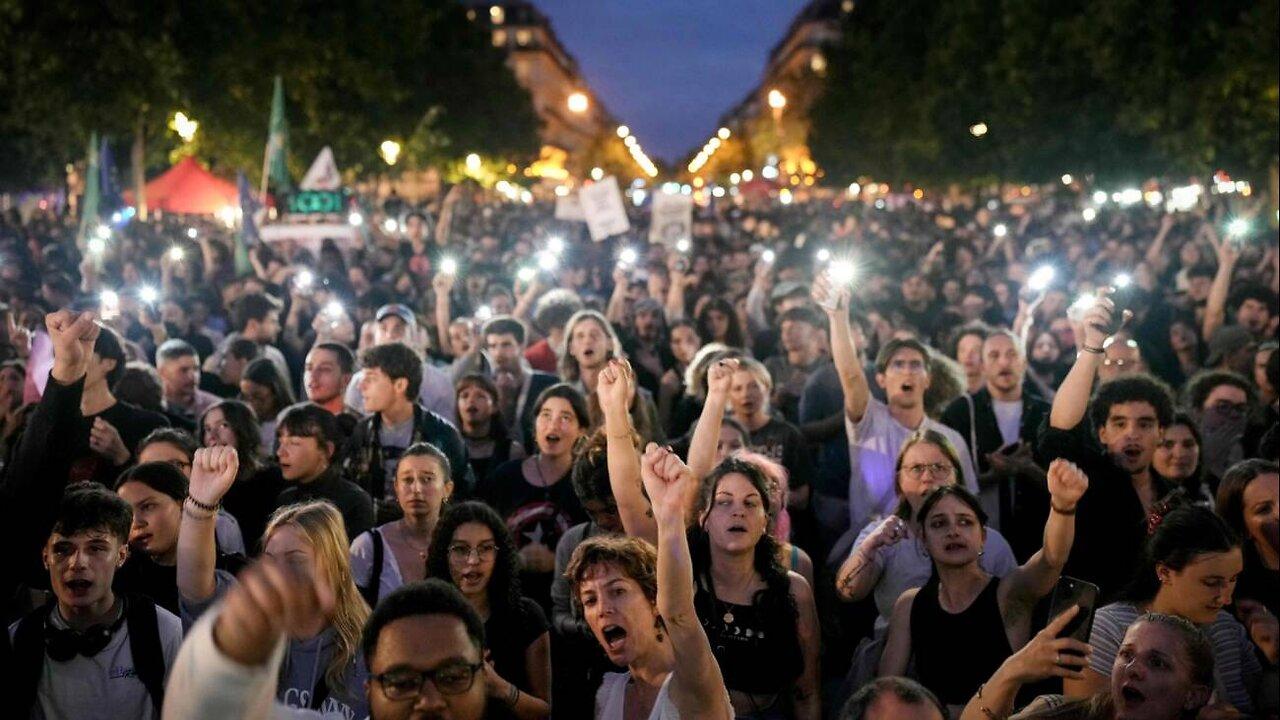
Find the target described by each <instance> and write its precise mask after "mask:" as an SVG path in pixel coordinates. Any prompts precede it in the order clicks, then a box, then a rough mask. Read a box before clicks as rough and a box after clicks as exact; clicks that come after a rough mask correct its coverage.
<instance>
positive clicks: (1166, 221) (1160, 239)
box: [1146, 213, 1173, 273]
mask: <svg viewBox="0 0 1280 720" xmlns="http://www.w3.org/2000/svg"><path fill="white" fill-rule="evenodd" d="M1172 229H1173V216H1172V215H1169V214H1167V213H1166V214H1165V216H1164V217H1162V218H1160V230H1159V231H1158V232H1156V237H1155V239H1154V240H1152V241H1151V245H1150V246H1148V247H1147V254H1146V260H1147V263H1148V264H1150V265H1151V268H1152V269H1153V270H1154V271H1155V272H1157V273H1161V272H1164V269H1165V268H1167V267H1169V259H1168V258H1167V257H1165V252H1164V241H1165V240H1167V239H1168V238H1169V231H1170V230H1172Z"/></svg>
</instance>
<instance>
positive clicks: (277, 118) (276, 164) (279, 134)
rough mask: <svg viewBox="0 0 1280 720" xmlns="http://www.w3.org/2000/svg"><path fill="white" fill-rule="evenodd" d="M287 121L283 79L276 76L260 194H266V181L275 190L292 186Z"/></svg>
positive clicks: (282, 189)
mask: <svg viewBox="0 0 1280 720" xmlns="http://www.w3.org/2000/svg"><path fill="white" fill-rule="evenodd" d="M288 155H289V123H288V121H286V120H285V117H284V81H283V80H282V79H281V78H280V76H279V75H277V76H276V84H275V92H273V93H272V96H271V124H270V125H269V126H268V127H267V152H266V155H265V156H264V157H263V159H262V194H263V195H264V196H265V195H266V194H267V186H268V182H270V184H271V185H274V186H275V188H276V192H281V191H287V190H289V189H291V188H292V183H291V182H290V181H289V165H288V163H287V161H286V158H287V157H288Z"/></svg>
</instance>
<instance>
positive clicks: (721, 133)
mask: <svg viewBox="0 0 1280 720" xmlns="http://www.w3.org/2000/svg"><path fill="white" fill-rule="evenodd" d="M729 135H730V133H729V128H727V127H722V128H720V129H719V130H717V131H716V137H718V138H720V139H721V140H728V139H729Z"/></svg>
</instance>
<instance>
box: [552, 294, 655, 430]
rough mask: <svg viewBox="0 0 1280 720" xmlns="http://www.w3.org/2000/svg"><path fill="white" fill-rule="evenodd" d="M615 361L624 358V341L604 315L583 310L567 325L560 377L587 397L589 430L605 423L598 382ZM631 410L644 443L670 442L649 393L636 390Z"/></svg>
mask: <svg viewBox="0 0 1280 720" xmlns="http://www.w3.org/2000/svg"><path fill="white" fill-rule="evenodd" d="M614 358H618V359H622V358H623V352H622V342H621V341H620V340H618V334H617V333H616V332H614V330H613V326H612V325H610V324H609V321H608V320H606V319H605V317H604V315H601V314H600V313H598V312H596V311H595V310H579V311H578V312H576V313H574V314H573V317H571V318H569V322H567V323H565V326H564V348H563V349H562V352H561V353H560V377H561V378H563V379H564V381H565V382H567V383H569V384H570V385H573V386H574V388H576V389H577V390H578V391H579V392H581V393H582V394H583V395H584V396H585V397H586V398H587V403H588V411H589V415H590V417H591V427H590V428H589V429H588V430H595V429H597V428H599V427H600V426H601V425H602V424H603V423H604V414H603V412H601V410H600V401H599V399H598V398H597V397H596V383H597V381H598V379H599V377H600V372H601V371H602V370H604V369H605V367H607V366H608V364H609V361H610V360H612V359H614ZM629 407H630V413H631V421H632V424H633V425H634V426H635V430H636V432H637V433H639V435H640V437H641V439H642V441H643V442H649V441H651V440H652V441H657V442H661V441H663V440H665V439H666V435H665V433H664V432H663V429H662V425H661V423H659V422H658V406H657V404H655V403H654V401H653V395H651V394H650V393H649V391H648V390H645V389H644V388H640V387H636V388H635V389H634V390H633V394H632V396H631V401H630V405H629Z"/></svg>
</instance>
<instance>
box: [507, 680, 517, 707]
mask: <svg viewBox="0 0 1280 720" xmlns="http://www.w3.org/2000/svg"><path fill="white" fill-rule="evenodd" d="M506 702H507V707H509V708H512V709H514V708H515V706H516V705H517V704H518V703H519V702H520V688H518V687H516V684H515V683H511V693H510V694H509V695H507V700H506Z"/></svg>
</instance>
